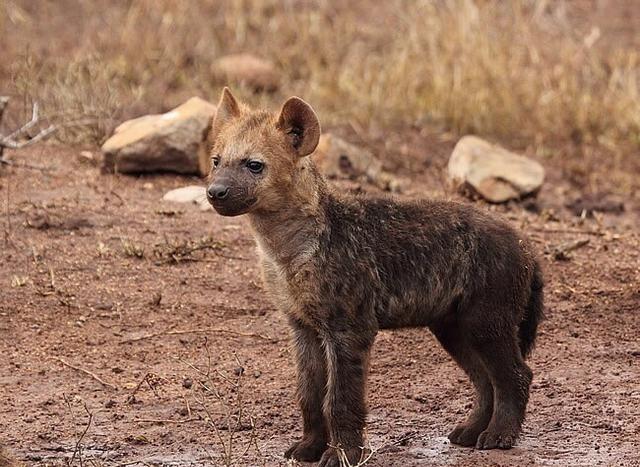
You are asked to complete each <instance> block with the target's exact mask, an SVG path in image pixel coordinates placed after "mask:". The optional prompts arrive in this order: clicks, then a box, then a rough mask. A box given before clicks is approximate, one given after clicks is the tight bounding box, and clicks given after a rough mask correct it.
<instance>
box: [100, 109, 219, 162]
mask: <svg viewBox="0 0 640 467" xmlns="http://www.w3.org/2000/svg"><path fill="white" fill-rule="evenodd" d="M215 110H216V108H215V106H214V105H212V104H210V103H209V102H207V101H205V100H203V99H200V98H199V97H193V98H191V99H189V100H188V101H186V102H185V103H184V104H182V105H180V106H178V107H176V108H175V109H173V110H171V111H169V112H167V113H164V114H159V115H145V116H143V117H139V118H135V119H133V120H128V121H126V122H124V123H122V124H121V125H120V126H118V127H117V128H116V130H115V132H114V134H113V136H111V138H109V139H108V140H107V141H106V142H105V143H104V144H103V145H102V152H103V153H104V167H105V169H106V170H107V171H116V172H121V173H144V172H156V171H169V172H177V173H182V174H198V173H201V170H200V167H199V153H201V152H202V151H204V150H205V149H204V148H205V146H206V144H205V140H206V133H207V130H208V128H209V126H210V122H211V119H212V117H213V115H214V113H215Z"/></svg>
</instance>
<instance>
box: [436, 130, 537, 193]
mask: <svg viewBox="0 0 640 467" xmlns="http://www.w3.org/2000/svg"><path fill="white" fill-rule="evenodd" d="M448 172H449V178H450V180H451V181H452V182H453V184H454V186H455V187H456V188H457V189H458V190H461V191H466V190H468V189H469V188H471V191H472V192H474V193H477V194H479V195H480V196H482V197H483V198H484V199H486V200H487V201H490V202H492V203H503V202H505V201H508V200H510V199H519V198H521V197H523V196H526V195H528V194H531V193H535V192H537V191H538V190H539V189H540V187H541V186H542V183H543V182H544V168H543V167H542V166H541V165H540V164H539V163H538V162H536V161H534V160H532V159H529V158H527V157H524V156H521V155H519V154H515V153H513V152H510V151H507V150H506V149H504V148H502V147H500V146H496V145H493V144H490V143H488V142H486V141H484V140H482V139H480V138H478V137H476V136H464V137H462V138H461V139H460V141H458V144H456V147H455V148H454V149H453V152H452V154H451V157H450V158H449V165H448Z"/></svg>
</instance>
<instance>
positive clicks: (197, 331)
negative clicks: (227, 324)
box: [120, 328, 276, 344]
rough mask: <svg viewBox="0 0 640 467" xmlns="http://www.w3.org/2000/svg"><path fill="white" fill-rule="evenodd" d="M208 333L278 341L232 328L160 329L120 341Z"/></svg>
mask: <svg viewBox="0 0 640 467" xmlns="http://www.w3.org/2000/svg"><path fill="white" fill-rule="evenodd" d="M207 333H222V334H232V335H234V336H241V337H256V338H258V339H263V340H266V341H269V342H276V340H275V339H273V338H271V337H269V336H265V335H262V334H256V333H252V332H240V331H233V330H231V329H224V328H196V329H182V330H177V331H169V330H166V331H160V332H155V333H153V334H147V335H145V336H138V337H132V338H130V339H125V340H123V341H120V343H121V344H128V343H131V342H138V341H142V340H146V339H153V338H156V337H160V336H178V335H182V334H207Z"/></svg>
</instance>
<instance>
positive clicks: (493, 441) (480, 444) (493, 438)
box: [476, 430, 518, 449]
mask: <svg viewBox="0 0 640 467" xmlns="http://www.w3.org/2000/svg"><path fill="white" fill-rule="evenodd" d="M517 438H518V435H517V434H515V433H513V432H510V431H493V430H485V431H483V432H482V433H480V436H478V441H477V442H476V449H496V448H498V449H509V448H511V447H513V445H514V444H515V443H516V439H517Z"/></svg>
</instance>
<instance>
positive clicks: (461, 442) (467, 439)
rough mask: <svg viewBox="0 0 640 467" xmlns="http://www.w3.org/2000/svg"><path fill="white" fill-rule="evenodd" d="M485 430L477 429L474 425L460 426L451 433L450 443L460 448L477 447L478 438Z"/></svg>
mask: <svg viewBox="0 0 640 467" xmlns="http://www.w3.org/2000/svg"><path fill="white" fill-rule="evenodd" d="M482 430H483V428H477V427H474V426H472V425H467V424H464V423H463V424H460V425H458V426H457V427H455V429H454V430H453V431H452V432H451V433H449V441H451V443H453V444H457V445H458V446H464V447H471V446H475V445H476V441H477V440H478V436H479V435H480V433H481V432H482Z"/></svg>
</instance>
